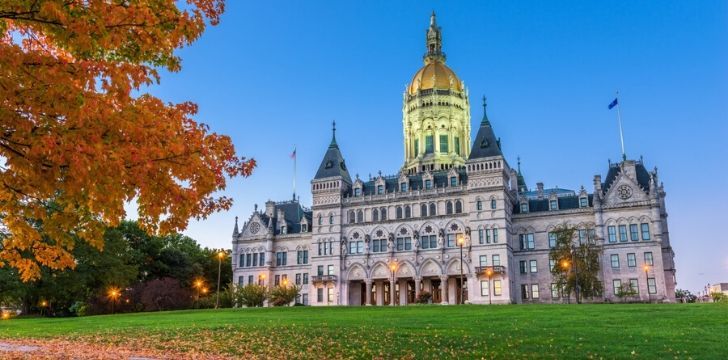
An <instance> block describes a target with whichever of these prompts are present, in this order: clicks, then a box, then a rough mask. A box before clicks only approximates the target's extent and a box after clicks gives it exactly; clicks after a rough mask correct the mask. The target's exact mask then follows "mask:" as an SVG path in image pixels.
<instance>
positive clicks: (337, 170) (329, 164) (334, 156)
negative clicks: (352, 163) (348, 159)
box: [314, 121, 351, 184]
mask: <svg viewBox="0 0 728 360" xmlns="http://www.w3.org/2000/svg"><path fill="white" fill-rule="evenodd" d="M334 176H341V177H342V178H344V181H346V182H347V183H349V184H351V176H349V170H347V168H346V163H345V162H344V157H343V156H342V155H341V151H340V150H339V145H338V144H337V143H336V121H334V122H333V127H332V135H331V143H330V144H329V148H328V149H327V150H326V154H325V155H324V159H323V160H322V161H321V165H319V168H318V171H317V172H316V176H315V177H314V180H318V179H324V178H329V177H334Z"/></svg>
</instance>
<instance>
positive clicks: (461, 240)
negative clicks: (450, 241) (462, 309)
mask: <svg viewBox="0 0 728 360" xmlns="http://www.w3.org/2000/svg"><path fill="white" fill-rule="evenodd" d="M456 241H457V243H458V246H460V304H461V305H462V304H463V303H464V299H463V289H464V286H463V246H464V245H465V235H463V234H457V239H456ZM488 286H490V284H488Z"/></svg>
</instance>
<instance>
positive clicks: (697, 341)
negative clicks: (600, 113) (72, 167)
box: [0, 304, 728, 359]
mask: <svg viewBox="0 0 728 360" xmlns="http://www.w3.org/2000/svg"><path fill="white" fill-rule="evenodd" d="M29 338H62V339H74V340H78V341H84V342H91V343H100V344H104V345H109V344H121V345H124V346H133V347H139V348H150V349H162V350H170V351H178V352H187V353H208V354H221V355H231V356H236V357H246V358H250V357H264V358H332V357H344V358H362V359H371V358H417V359H420V358H435V359H442V358H460V359H466V358H467V359H470V358H500V359H512V358H528V359H531V358H558V359H562V358H628V357H636V358H653V359H667V358H671V359H672V358H679V359H687V358H694V359H721V358H723V359H725V358H726V357H728V348H726V345H727V344H728V306H725V305H720V304H670V305H667V304H665V305H645V304H634V305H623V304H615V305H512V306H474V305H473V306H468V305H466V306H437V305H434V306H409V307H327V308H315V307H292V308H261V309H225V310H199V311H176V312H158V313H137V314H125V315H112V316H91V317H82V318H66V319H41V318H35V319H12V320H9V321H2V322H0V339H29Z"/></svg>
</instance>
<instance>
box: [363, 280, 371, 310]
mask: <svg viewBox="0 0 728 360" xmlns="http://www.w3.org/2000/svg"><path fill="white" fill-rule="evenodd" d="M365 283H366V288H367V289H366V292H367V293H366V295H365V296H366V297H365V299H366V300H364V301H365V302H366V303H365V304H364V305H366V306H371V305H372V280H371V279H366V280H365Z"/></svg>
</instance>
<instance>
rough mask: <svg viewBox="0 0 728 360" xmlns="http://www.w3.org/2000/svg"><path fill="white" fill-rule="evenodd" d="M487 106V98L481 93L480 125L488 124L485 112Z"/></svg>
mask: <svg viewBox="0 0 728 360" xmlns="http://www.w3.org/2000/svg"><path fill="white" fill-rule="evenodd" d="M487 107H488V98H486V97H485V95H483V120H482V121H481V122H480V124H481V125H490V121H488V114H487V113H486V112H485V110H486V108H487Z"/></svg>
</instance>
